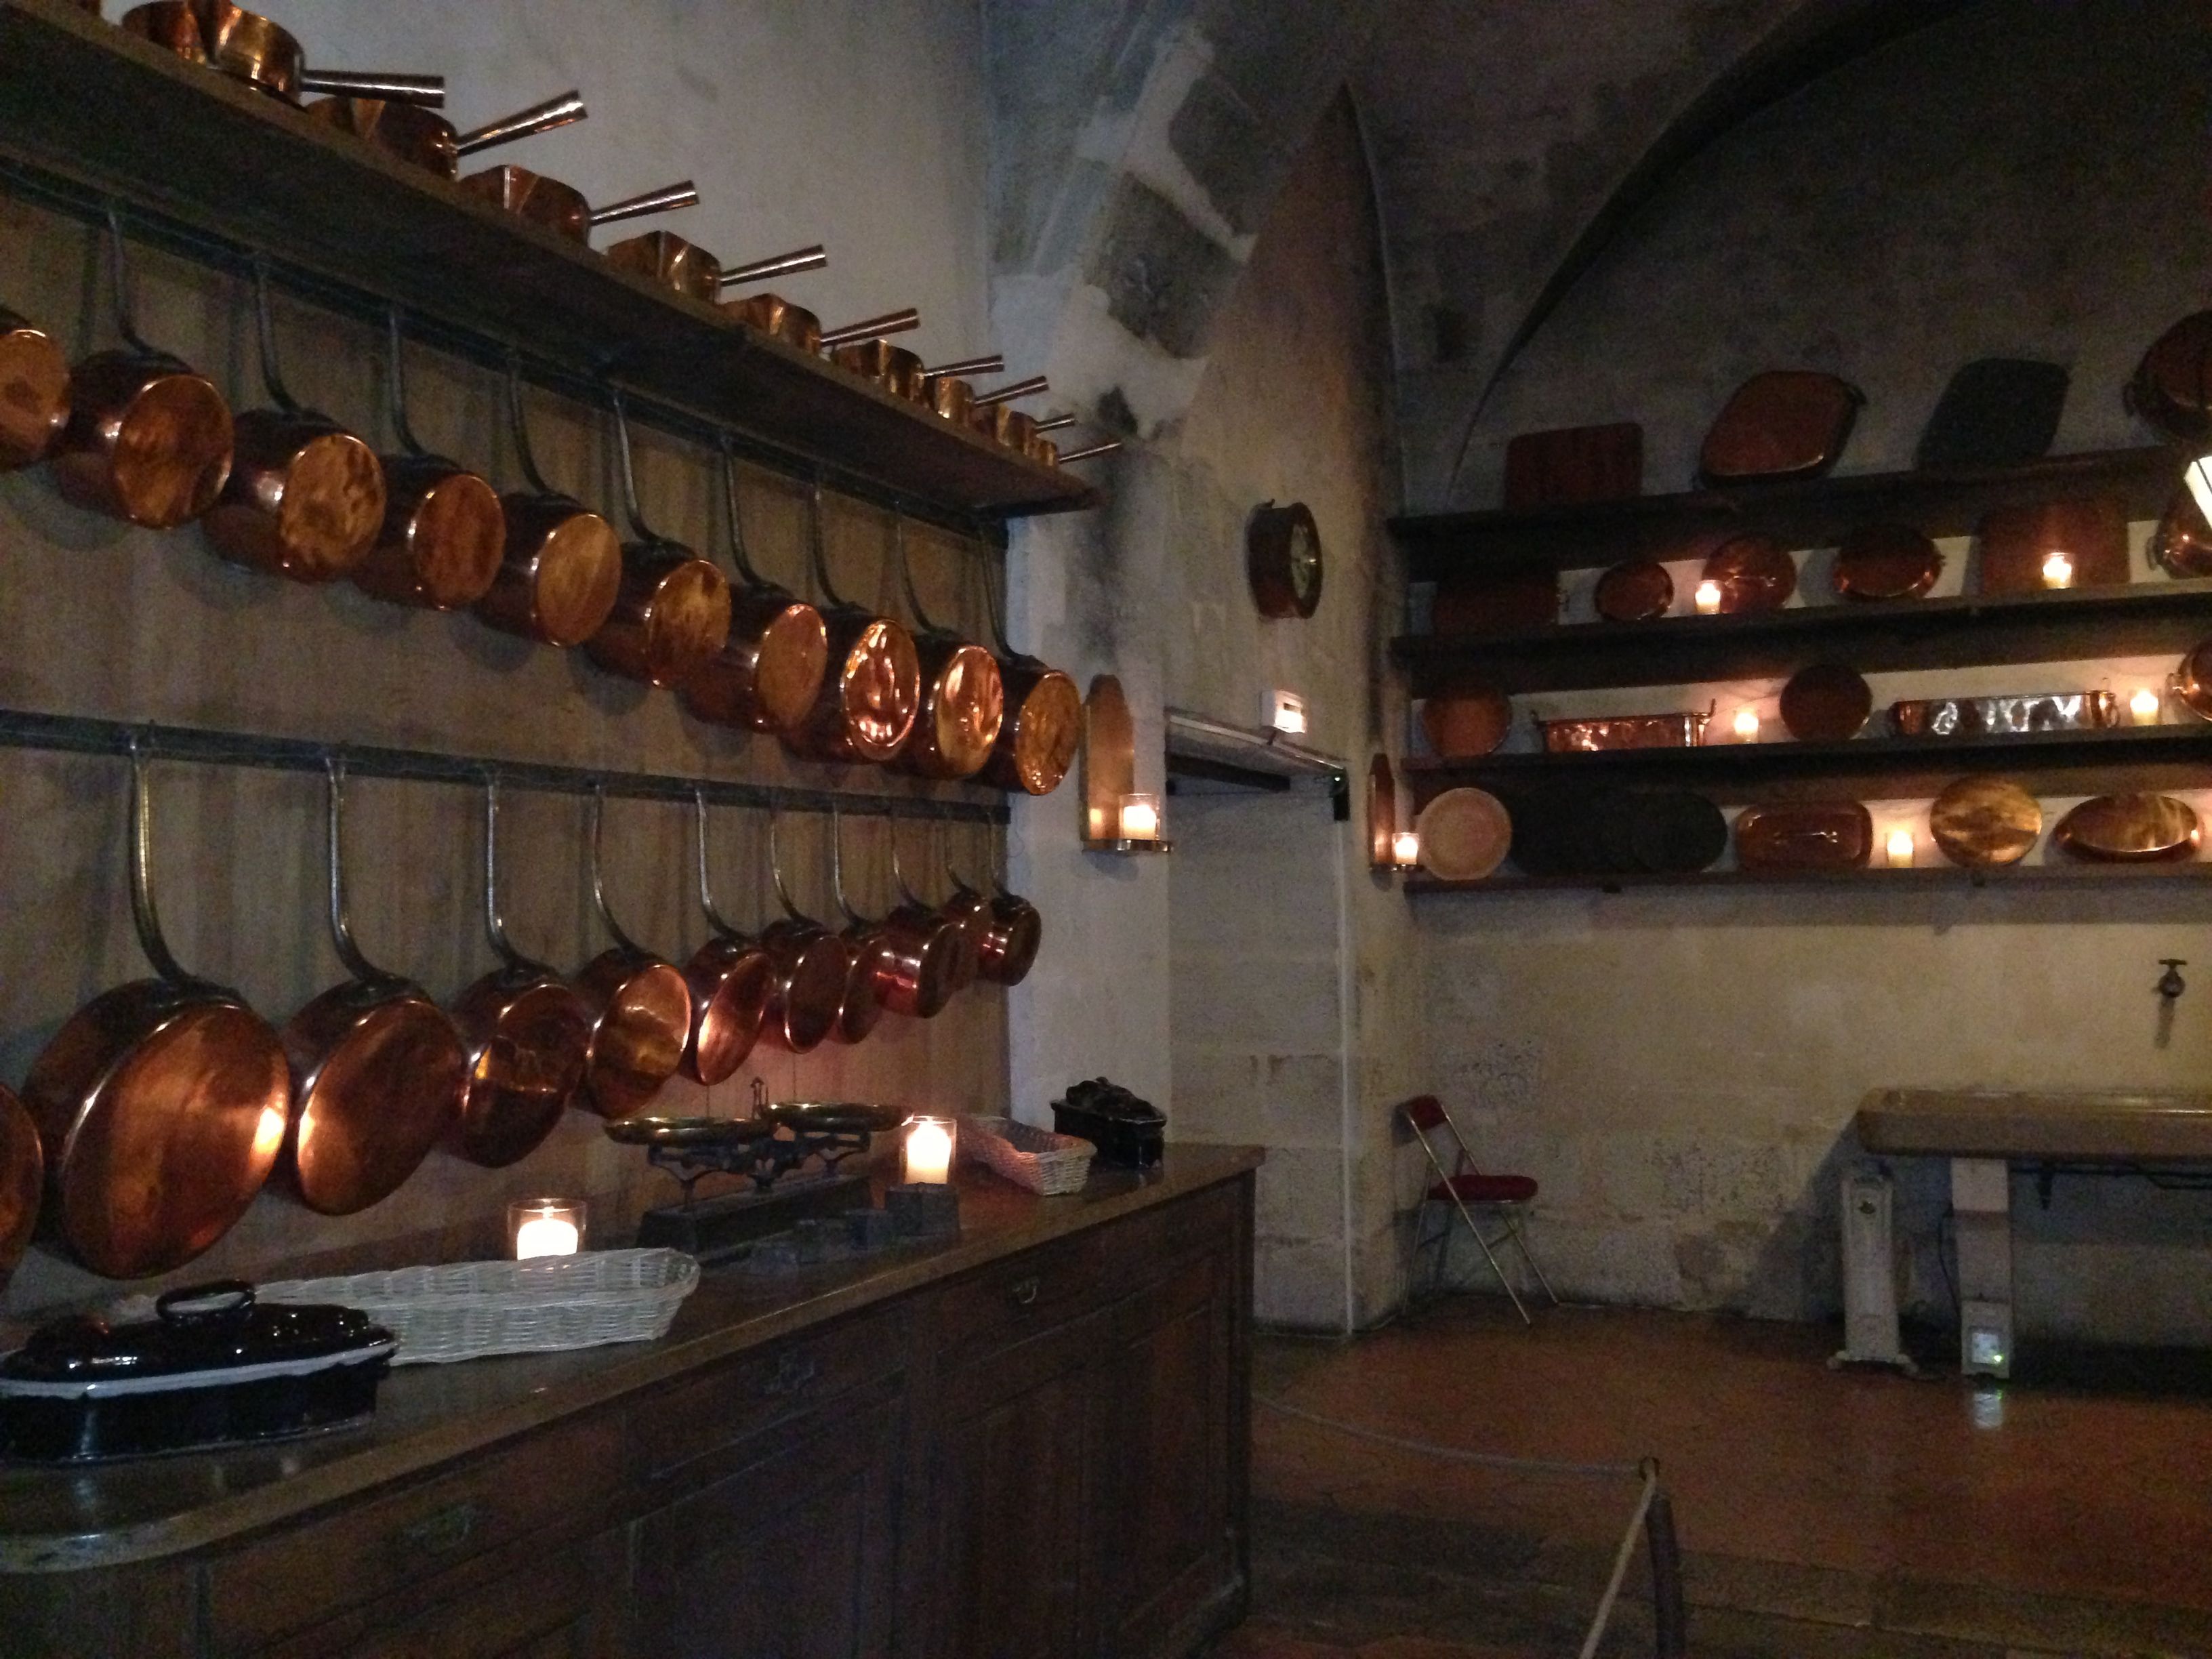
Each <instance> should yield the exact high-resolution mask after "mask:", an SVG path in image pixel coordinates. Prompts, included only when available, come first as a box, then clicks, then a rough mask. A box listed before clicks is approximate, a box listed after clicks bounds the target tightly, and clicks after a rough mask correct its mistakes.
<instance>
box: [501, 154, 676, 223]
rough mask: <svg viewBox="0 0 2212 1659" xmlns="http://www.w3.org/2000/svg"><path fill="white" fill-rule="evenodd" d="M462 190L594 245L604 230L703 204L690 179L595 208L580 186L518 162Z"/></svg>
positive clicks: (503, 166)
mask: <svg viewBox="0 0 2212 1659" xmlns="http://www.w3.org/2000/svg"><path fill="white" fill-rule="evenodd" d="M461 188H462V189H463V190H465V191H468V193H469V194H470V195H471V196H474V197H477V198H478V199H479V200H482V201H486V202H489V203H490V204H492V205H493V206H494V207H495V208H499V209H501V210H503V211H505V212H507V213H512V214H513V215H514V216H515V217H516V218H518V219H527V220H529V221H530V222H531V223H532V224H533V225H543V226H544V227H545V228H546V229H548V230H550V231H551V232H552V233H553V234H555V235H556V236H565V237H567V238H568V240H570V241H572V242H589V241H590V240H592V232H593V231H595V230H597V229H598V228H599V227H600V226H601V225H613V224H620V223H621V222H623V220H625V219H644V218H649V217H650V216H653V214H656V213H671V212H673V211H674V210H677V209H678V208H687V207H696V206H698V204H699V187H698V186H697V185H695V184H693V183H692V182H691V181H690V179H681V180H678V182H677V183H675V184H672V185H661V186H660V188H659V189H658V190H648V191H645V192H643V193H642V194H641V195H637V196H626V197H623V199H622V200H621V201H619V202H610V203H609V204H607V205H606V206H605V207H603V208H594V207H593V206H592V204H590V203H589V202H587V201H586V200H585V199H584V192H583V191H580V190H578V189H577V188H576V187H575V186H574V185H564V184H562V182H561V181H560V180H559V179H549V178H547V177H546V176H545V175H544V173H532V171H531V170H530V169H529V168H528V167H515V166H513V164H512V163H503V164H501V166H499V167H486V168H485V169H484V170H483V172H482V173H470V174H469V175H468V177H466V178H465V179H462V180H461Z"/></svg>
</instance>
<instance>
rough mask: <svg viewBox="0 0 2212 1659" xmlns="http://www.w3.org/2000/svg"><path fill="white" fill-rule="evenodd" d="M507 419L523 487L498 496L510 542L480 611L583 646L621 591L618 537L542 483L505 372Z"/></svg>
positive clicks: (516, 385)
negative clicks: (527, 485) (526, 487)
mask: <svg viewBox="0 0 2212 1659" xmlns="http://www.w3.org/2000/svg"><path fill="white" fill-rule="evenodd" d="M507 420H508V424H509V426H510V428H511V429H512V430H513V435H514V453H515V459H516V461H517V463H518V465H520V467H521V469H522V476H523V478H524V480H525V481H526V483H528V484H529V486H530V488H529V489H528V491H527V492H525V491H521V490H516V491H513V492H511V493H510V494H508V495H505V496H502V497H501V501H500V508H501V513H502V514H503V515H504V517H505V519H506V520H507V544H506V546H505V548H504V550H502V552H501V556H500V567H499V572H498V574H496V575H495V576H494V577H493V578H492V585H491V587H490V590H489V592H486V593H485V595H484V596H483V599H479V600H478V601H477V616H479V617H483V620H484V621H486V622H488V623H490V624H491V625H492V626H493V627H494V628H498V629H504V630H505V631H506V632H507V633H510V634H520V635H522V636H523V637H524V638H525V639H531V640H537V641H539V642H541V643H542V644H545V645H557V646H562V647H569V646H578V645H581V644H582V643H583V642H584V641H586V640H588V639H590V638H591V637H592V635H594V634H596V633H598V632H599V629H600V627H601V625H602V624H604V623H605V621H606V619H607V616H608V613H609V612H610V611H612V610H613V609H614V606H615V599H616V597H617V594H618V593H619V592H621V590H622V577H623V557H622V538H620V537H618V536H617V535H616V534H615V532H614V526H612V525H610V524H609V523H608V522H607V521H606V520H605V519H603V518H601V517H600V516H599V514H598V513H593V512H592V511H591V510H590V509H589V508H587V507H585V506H584V504H583V503H582V502H581V501H578V500H576V499H575V497H574V496H573V495H563V494H562V493H561V492H560V491H558V490H556V489H554V488H553V487H552V486H551V485H550V484H548V483H546V482H545V478H544V474H542V473H541V472H539V471H538V459H537V457H536V455H535V454H533V453H532V450H531V447H530V428H529V424H528V422H526V420H525V419H524V417H523V412H522V377H521V371H520V367H519V366H518V365H517V364H516V363H515V362H513V361H512V360H510V361H509V362H508V364H507Z"/></svg>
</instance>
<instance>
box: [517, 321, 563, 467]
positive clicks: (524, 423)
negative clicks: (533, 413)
mask: <svg viewBox="0 0 2212 1659" xmlns="http://www.w3.org/2000/svg"><path fill="white" fill-rule="evenodd" d="M507 430H508V431H509V432H510V433H511V434H513V438H514V459H515V464H516V465H518V466H519V467H520V468H521V470H522V478H523V482H524V483H527V484H528V485H529V486H530V487H531V488H532V489H534V490H536V491H537V492H538V494H539V495H555V494H557V493H558V492H557V491H556V490H555V489H554V488H553V487H552V486H551V485H550V484H549V483H546V482H545V475H544V473H542V472H540V471H538V455H537V452H536V451H534V450H532V448H531V447H530V422H529V420H528V419H527V418H526V416H524V414H523V412H522V358H521V356H520V354H519V353H516V352H513V351H510V352H508V353H507Z"/></svg>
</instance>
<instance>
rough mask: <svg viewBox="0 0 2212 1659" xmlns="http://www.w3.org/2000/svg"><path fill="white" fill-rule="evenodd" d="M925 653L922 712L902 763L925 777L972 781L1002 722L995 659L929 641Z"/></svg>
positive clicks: (958, 644)
mask: <svg viewBox="0 0 2212 1659" xmlns="http://www.w3.org/2000/svg"><path fill="white" fill-rule="evenodd" d="M927 652H928V657H929V662H928V665H927V675H926V684H923V708H922V710H921V714H919V715H918V716H917V717H916V723H915V732H914V735H913V737H912V738H911V739H910V740H909V741H908V744H907V745H906V747H905V750H903V752H902V755H901V757H900V758H901V760H902V763H907V764H909V765H910V766H911V767H912V769H914V770H915V771H917V772H920V773H921V774H922V775H924V776H927V777H935V778H948V779H949V778H967V777H973V776H974V775H975V774H976V773H977V772H980V771H981V770H982V769H983V763H984V762H986V761H987V760H989V759H990V758H991V750H992V748H993V746H994V745H995V744H997V742H998V740H999V731H1000V727H1001V726H1003V725H1004V724H1005V723H1006V684H1005V682H1004V680H1003V679H1002V678H1000V673H999V661H998V659H997V658H995V657H994V656H993V655H992V654H991V653H989V652H988V651H986V650H985V649H984V648H983V647H981V646H980V645H975V644H971V643H969V642H968V641H931V642H929V643H928V647H927ZM919 661H920V654H919V653H917V663H919ZM918 678H922V677H921V675H920V673H919V671H918Z"/></svg>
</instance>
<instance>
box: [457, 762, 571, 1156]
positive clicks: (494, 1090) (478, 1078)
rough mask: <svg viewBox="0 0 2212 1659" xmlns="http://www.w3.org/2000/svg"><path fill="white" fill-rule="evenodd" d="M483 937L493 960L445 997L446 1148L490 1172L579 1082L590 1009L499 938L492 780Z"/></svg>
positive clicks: (541, 1126) (561, 1107) (553, 1123)
mask: <svg viewBox="0 0 2212 1659" xmlns="http://www.w3.org/2000/svg"><path fill="white" fill-rule="evenodd" d="M484 933H485V935H486V936H487V937H488V938H489V939H490V941H491V946H492V949H493V950H494V951H497V952H498V954H499V957H500V963H501V965H500V966H499V967H497V968H495V969H493V970H492V971H491V972H490V973H489V974H486V975H484V976H483V978H481V979H479V980H477V981H476V982H475V983H474V984H472V985H471V986H470V987H468V988H467V989H466V990H465V991H463V992H462V993H461V994H460V995H459V997H457V998H456V999H454V1001H453V1020H454V1023H455V1024H457V1025H459V1027H460V1030H461V1037H462V1041H463V1042H465V1043H466V1044H467V1045H468V1053H469V1081H468V1090H467V1092H466V1093H465V1095H464V1096H463V1097H462V1101H461V1113H460V1117H459V1121H456V1122H455V1124H454V1125H453V1133H452V1135H451V1136H450V1138H449V1139H448V1141H447V1145H448V1146H450V1147H451V1149H452V1150H453V1152H454V1153H455V1154H456V1155H457V1156H459V1157H460V1158H466V1159H467V1160H468V1161H469V1162H470V1163H471V1164H480V1165H482V1166H483V1167H484V1168H486V1169H492V1170H497V1169H503V1168H505V1167H506V1166H507V1164H513V1163H516V1162H518V1161H520V1159H522V1158H526V1157H528V1156H529V1155H530V1154H531V1153H532V1152H535V1151H537V1150H538V1147H539V1146H541V1145H543V1144H544V1139H545V1137H546V1136H548V1135H550V1134H551V1133H553V1131H554V1129H555V1128H556V1127H558V1125H559V1124H560V1121H561V1115H562V1113H563V1112H565V1111H567V1110H568V1103H569V1102H570V1101H571V1100H573V1099H574V1097H575V1095H576V1092H577V1091H578V1090H579V1089H580V1088H581V1087H582V1086H583V1082H584V1062H585V1060H586V1057H587V1056H588V1055H589V1054H590V1053H591V1047H592V1015H591V1011H590V1010H589V1009H588V1008H586V1006H584V1000H583V999H582V998H581V997H580V996H578V995H577V994H576V993H575V992H574V990H573V989H571V988H570V987H569V986H568V983H567V982H566V981H563V980H562V977H561V976H560V975H558V974H556V973H555V972H554V971H553V970H552V969H550V968H548V967H546V966H545V965H544V963H538V962H532V961H531V960H530V959H529V958H528V957H525V956H524V955H523V954H522V953H521V952H520V951H518V950H516V949H515V948H514V946H513V945H512V944H511V943H509V942H508V939H507V925H506V923H505V922H503V921H501V919H500V914H499V781H498V780H497V779H496V778H491V779H488V780H487V781H485V784H484Z"/></svg>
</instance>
